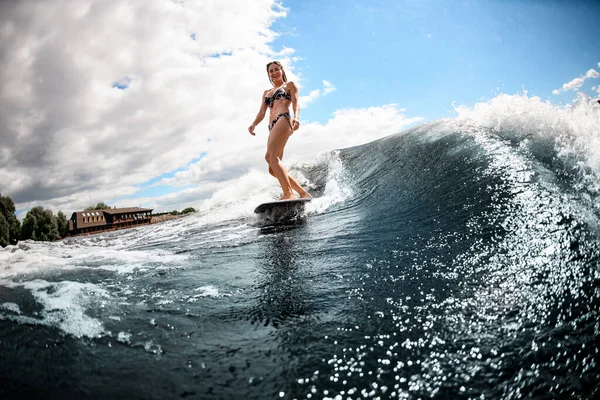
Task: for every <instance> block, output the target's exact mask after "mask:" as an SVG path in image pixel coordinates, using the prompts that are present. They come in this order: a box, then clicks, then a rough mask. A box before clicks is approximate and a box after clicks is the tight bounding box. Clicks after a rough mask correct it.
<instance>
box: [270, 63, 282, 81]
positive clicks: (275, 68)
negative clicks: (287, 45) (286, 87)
mask: <svg viewBox="0 0 600 400" xmlns="http://www.w3.org/2000/svg"><path fill="white" fill-rule="evenodd" d="M268 72H269V78H271V80H272V81H276V80H278V79H283V78H282V74H283V70H282V69H281V67H280V66H279V65H278V64H275V63H272V64H271V65H269V69H268Z"/></svg>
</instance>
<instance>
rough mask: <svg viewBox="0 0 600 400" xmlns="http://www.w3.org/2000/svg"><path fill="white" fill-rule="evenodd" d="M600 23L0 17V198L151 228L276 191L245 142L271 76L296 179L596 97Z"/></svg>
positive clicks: (194, 8)
mask: <svg viewBox="0 0 600 400" xmlns="http://www.w3.org/2000/svg"><path fill="white" fill-rule="evenodd" d="M599 20H600V4H599V3H597V2H577V1H573V2H567V1H565V2H543V1H525V0H523V1H518V0H514V1H508V2H501V1H497V2H496V1H480V2H473V1H446V0H444V1H427V2H424V1H416V0H411V1H396V0H382V1H376V0H373V1H367V0H323V1H306V0H292V1H284V0H282V1H275V0H198V1H192V0H189V1H187V0H139V1H135V0H107V1H98V0H95V1H94V0H72V1H71V0H30V1H28V0H19V1H2V2H0V63H1V65H0V193H1V194H2V195H5V196H10V197H11V198H12V199H13V200H14V201H15V203H16V205H17V208H18V211H19V212H21V213H22V212H24V211H26V210H27V209H29V208H31V207H33V206H36V205H42V206H44V207H45V208H49V209H52V210H54V211H58V210H62V211H63V212H65V213H67V215H70V213H71V212H72V211H76V210H80V209H82V208H84V207H86V206H88V205H93V204H96V203H98V202H101V201H102V202H105V203H108V204H110V205H113V206H117V207H126V206H138V205H139V206H143V207H150V208H154V209H155V212H159V211H168V210H173V209H179V210H181V209H182V208H184V207H188V206H193V207H196V208H198V207H199V206H201V204H202V203H203V202H205V201H209V200H210V199H211V197H213V196H214V194H215V193H218V192H223V191H226V190H227V187H229V186H231V185H234V184H236V182H237V181H238V180H239V178H240V177H241V176H244V175H247V174H250V173H257V172H258V171H260V173H262V174H265V175H264V176H265V179H271V178H268V175H266V164H265V162H264V158H263V156H264V151H265V145H266V138H267V134H268V132H267V128H266V125H267V123H266V121H264V122H263V123H262V124H261V125H260V126H259V127H258V129H257V131H258V135H257V136H256V137H253V136H251V135H249V134H248V132H247V127H248V125H250V123H251V122H252V120H253V119H254V117H255V115H256V112H257V111H258V108H259V105H260V100H261V99H260V97H261V94H262V92H263V91H264V90H265V89H267V88H268V87H269V86H270V83H269V81H268V78H267V76H266V71H265V65H266V63H267V62H268V61H270V60H273V59H277V60H280V61H281V62H282V63H283V64H284V66H285V68H286V71H287V75H288V78H289V79H290V80H293V81H295V82H296V83H297V85H298V86H299V88H300V94H301V105H302V112H301V120H302V127H301V129H300V130H299V131H297V132H296V133H295V134H294V135H293V137H292V139H291V140H290V144H289V145H288V148H287V149H286V154H290V159H293V160H297V161H298V162H302V161H307V162H308V161H310V160H312V159H314V158H316V156H317V155H318V153H320V152H322V151H328V150H331V149H335V148H343V147H348V146H352V145H357V144H361V143H365V142H368V141H371V140H374V139H377V138H380V137H383V136H386V135H389V134H392V133H395V132H399V131H401V130H404V129H406V128H407V127H409V126H412V125H415V124H418V123H421V122H424V121H431V120H436V119H439V118H447V117H452V116H453V115H454V114H453V113H454V107H455V106H456V105H465V104H466V105H473V104H474V103H476V102H479V101H486V100H489V99H491V98H493V97H494V96H496V95H498V94H500V93H509V94H513V93H517V92H519V91H522V90H523V89H526V90H528V92H529V93H530V94H531V95H536V96H540V97H541V98H542V99H544V100H548V101H551V102H553V103H555V104H566V103H568V102H570V101H571V100H572V99H573V97H574V94H575V92H577V91H580V92H584V93H586V94H587V95H588V96H590V97H592V98H593V97H598V96H600V79H598V71H600V64H599V62H600V24H598V23H597V22H598V21H599ZM286 157H287V155H286ZM273 183H274V184H276V182H273Z"/></svg>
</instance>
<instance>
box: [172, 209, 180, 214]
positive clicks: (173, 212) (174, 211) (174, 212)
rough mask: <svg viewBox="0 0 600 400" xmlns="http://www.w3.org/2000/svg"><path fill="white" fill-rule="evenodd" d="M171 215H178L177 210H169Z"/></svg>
mask: <svg viewBox="0 0 600 400" xmlns="http://www.w3.org/2000/svg"><path fill="white" fill-rule="evenodd" d="M171 215H179V211H177V210H173V211H171Z"/></svg>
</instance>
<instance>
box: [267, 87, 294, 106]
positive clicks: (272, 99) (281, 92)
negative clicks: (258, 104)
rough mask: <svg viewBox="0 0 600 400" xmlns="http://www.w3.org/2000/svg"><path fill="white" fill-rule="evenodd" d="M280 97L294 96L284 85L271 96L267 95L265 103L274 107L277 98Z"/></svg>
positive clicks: (289, 97) (288, 97) (289, 98)
mask: <svg viewBox="0 0 600 400" xmlns="http://www.w3.org/2000/svg"><path fill="white" fill-rule="evenodd" d="M279 99H287V100H292V97H291V96H290V94H289V93H288V92H286V91H285V89H284V88H283V87H280V88H279V89H277V90H276V91H275V93H273V95H272V96H271V97H267V96H265V104H266V105H267V107H273V103H274V102H275V100H279Z"/></svg>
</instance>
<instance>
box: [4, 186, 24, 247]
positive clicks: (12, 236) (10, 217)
mask: <svg viewBox="0 0 600 400" xmlns="http://www.w3.org/2000/svg"><path fill="white" fill-rule="evenodd" d="M0 215H1V216H2V217H3V222H2V221H0V226H1V228H0V231H1V232H4V233H0V245H1V246H2V247H4V246H6V244H3V243H5V242H6V243H7V244H12V245H15V244H17V242H18V241H19V234H20V231H21V223H20V222H19V220H18V219H17V216H16V215H15V203H13V201H12V199H11V198H10V197H6V196H2V195H0ZM2 235H5V236H2ZM2 238H4V240H3V239H2Z"/></svg>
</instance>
